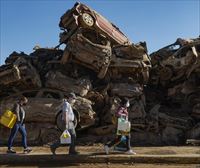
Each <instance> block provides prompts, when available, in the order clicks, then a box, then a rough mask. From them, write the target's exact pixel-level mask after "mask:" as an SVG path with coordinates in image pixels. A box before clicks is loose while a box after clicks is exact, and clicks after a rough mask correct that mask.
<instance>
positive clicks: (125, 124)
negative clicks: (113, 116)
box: [117, 118, 131, 135]
mask: <svg viewBox="0 0 200 168" xmlns="http://www.w3.org/2000/svg"><path fill="white" fill-rule="evenodd" d="M130 131H131V123H130V121H128V120H126V119H124V118H118V123H117V135H127V134H129V133H130Z"/></svg>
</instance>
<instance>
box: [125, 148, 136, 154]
mask: <svg viewBox="0 0 200 168" xmlns="http://www.w3.org/2000/svg"><path fill="white" fill-rule="evenodd" d="M126 154H128V155H136V153H135V152H134V151H133V150H131V149H130V150H128V151H127V152H126Z"/></svg>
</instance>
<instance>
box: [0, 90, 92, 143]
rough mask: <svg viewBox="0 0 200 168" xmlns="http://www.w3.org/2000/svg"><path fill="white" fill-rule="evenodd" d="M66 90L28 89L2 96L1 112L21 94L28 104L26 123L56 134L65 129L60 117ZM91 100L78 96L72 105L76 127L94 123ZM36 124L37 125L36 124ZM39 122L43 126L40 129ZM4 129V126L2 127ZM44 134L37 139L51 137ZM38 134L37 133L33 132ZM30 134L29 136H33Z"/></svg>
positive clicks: (45, 140) (42, 139) (10, 107)
mask: <svg viewBox="0 0 200 168" xmlns="http://www.w3.org/2000/svg"><path fill="white" fill-rule="evenodd" d="M67 94H68V93H67V92H63V91H60V90H55V89H47V88H42V89H39V90H28V91H24V92H20V93H18V94H12V95H11V96H8V97H5V98H3V100H1V102H0V107H1V110H0V111H1V112H3V111H5V110H6V109H10V110H11V109H12V107H13V102H16V101H17V99H18V97H19V96H21V95H23V96H26V97H27V98H28V100H29V101H28V104H27V105H26V106H25V107H24V109H25V110H26V121H25V123H26V124H28V125H31V124H35V127H37V130H38V131H39V132H41V131H42V130H45V129H46V130H47V132H48V130H49V129H50V130H51V129H53V130H54V132H55V134H56V135H57V134H58V133H59V130H60V131H63V130H64V129H65V127H64V123H63V122H62V119H61V116H62V114H61V112H62V98H63V97H64V95H67ZM91 105H92V103H91V101H89V100H87V99H84V98H81V97H78V98H77V101H76V103H75V104H74V105H73V106H72V108H73V109H74V114H75V125H76V126H77V129H82V128H86V127H89V126H91V125H93V124H94V123H95V112H94V111H93V109H92V106H91ZM37 124H38V126H37ZM41 124H43V126H42V127H41V129H42V130H41V129H40V126H41ZM2 129H6V128H2ZM43 132H44V134H45V135H43V134H40V137H38V138H39V140H40V141H42V142H43V143H44V142H47V141H49V140H51V139H49V140H48V139H45V136H46V133H45V131H43ZM35 134H38V133H35ZM32 136H35V135H30V138H33V137H32Z"/></svg>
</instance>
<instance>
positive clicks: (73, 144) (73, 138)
mask: <svg viewBox="0 0 200 168" xmlns="http://www.w3.org/2000/svg"><path fill="white" fill-rule="evenodd" d="M68 131H69V133H70V135H71V144H70V147H69V153H73V152H75V151H76V150H75V147H76V131H75V128H72V129H69V130H68ZM61 145H62V144H61V143H60V139H59V140H57V141H56V142H55V143H54V144H53V145H52V147H54V148H58V147H59V146H61Z"/></svg>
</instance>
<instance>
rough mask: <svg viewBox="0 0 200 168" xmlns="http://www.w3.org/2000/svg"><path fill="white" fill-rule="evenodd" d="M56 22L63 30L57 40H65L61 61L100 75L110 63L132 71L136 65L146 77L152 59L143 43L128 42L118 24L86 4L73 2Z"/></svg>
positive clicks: (135, 68)
mask: <svg viewBox="0 0 200 168" xmlns="http://www.w3.org/2000/svg"><path fill="white" fill-rule="evenodd" d="M59 26H60V28H61V30H63V31H64V32H62V33H61V34H60V44H63V43H64V44H66V48H65V50H64V54H63V58H62V59H61V62H62V63H63V64H64V63H67V62H69V61H72V62H76V63H79V64H82V65H83V66H85V67H87V68H89V69H92V70H94V71H95V72H96V73H97V76H98V78H100V79H103V78H104V77H105V76H106V73H107V71H108V69H109V66H111V67H117V68H118V69H120V68H122V69H130V70H129V71H132V72H133V71H135V70H138V69H139V71H145V73H146V77H145V78H148V71H149V68H150V67H151V63H150V58H149V57H148V54H147V47H146V43H138V44H136V45H135V44H133V43H131V42H130V40H129V39H128V38H127V37H126V36H125V35H124V34H123V33H122V32H121V31H120V30H119V28H117V27H116V26H115V25H114V24H112V23H110V22H109V21H108V20H106V19H105V18H104V17H103V16H101V15H100V14H98V13H97V12H96V11H94V10H92V9H91V8H89V7H88V6H86V5H84V4H81V3H76V4H75V5H74V7H73V8H72V9H70V10H68V11H67V12H66V13H65V14H64V15H63V16H62V17H61V19H60V24H59ZM111 69H112V68H111ZM114 69H116V68H114ZM122 71H123V70H122ZM145 80H147V79H145Z"/></svg>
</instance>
